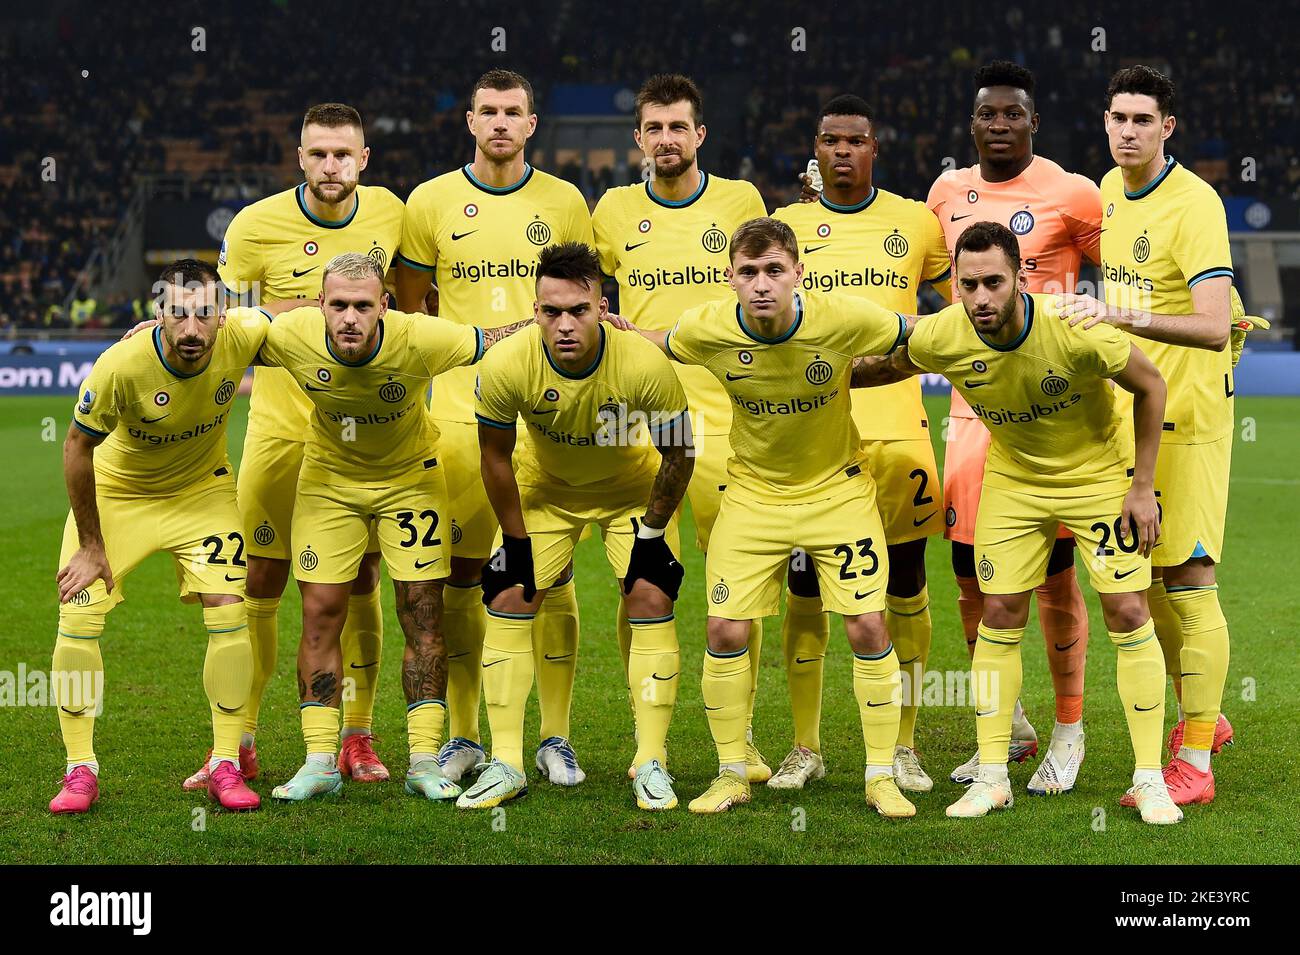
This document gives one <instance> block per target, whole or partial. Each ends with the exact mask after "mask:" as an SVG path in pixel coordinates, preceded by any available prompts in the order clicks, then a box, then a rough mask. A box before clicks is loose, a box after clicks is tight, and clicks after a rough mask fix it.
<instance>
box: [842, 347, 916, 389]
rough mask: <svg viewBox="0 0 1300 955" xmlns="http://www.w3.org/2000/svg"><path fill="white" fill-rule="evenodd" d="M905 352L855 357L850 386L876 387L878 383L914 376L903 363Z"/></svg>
mask: <svg viewBox="0 0 1300 955" xmlns="http://www.w3.org/2000/svg"><path fill="white" fill-rule="evenodd" d="M903 354H904V353H903V352H895V353H894V354H892V355H888V356H883V355H882V356H871V357H868V358H855V359H853V372H852V375H851V377H850V380H849V387H850V388H874V387H875V386H877V385H892V384H893V383H894V382H896V381H903V380H904V379H907V378H910V377H912V375H913V374H914V373H913V372H911V371H908V370H906V366H905V365H904V364H903V363H902V356H903Z"/></svg>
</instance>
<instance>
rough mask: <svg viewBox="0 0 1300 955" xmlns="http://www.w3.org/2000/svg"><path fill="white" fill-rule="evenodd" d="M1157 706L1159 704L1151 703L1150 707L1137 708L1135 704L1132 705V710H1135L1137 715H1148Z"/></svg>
mask: <svg viewBox="0 0 1300 955" xmlns="http://www.w3.org/2000/svg"><path fill="white" fill-rule="evenodd" d="M1159 705H1160V704H1159V703H1153V704H1152V705H1151V706H1138V705H1137V704H1136V703H1134V704H1133V709H1135V710H1137V711H1138V712H1139V713H1150V712H1151V711H1152V710H1154V709H1155V708H1156V707H1157V706H1159Z"/></svg>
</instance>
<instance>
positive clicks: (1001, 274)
mask: <svg viewBox="0 0 1300 955" xmlns="http://www.w3.org/2000/svg"><path fill="white" fill-rule="evenodd" d="M953 258H954V262H955V266H956V272H957V292H958V295H959V296H960V297H961V302H960V303H957V304H954V305H951V306H949V307H948V308H946V309H944V310H943V311H941V312H940V313H939V314H938V315H935V316H934V317H932V318H928V319H925V320H924V321H922V322H920V323H918V324H917V327H916V329H915V331H913V333H912V337H911V338H910V339H909V341H908V343H907V346H906V347H905V348H903V349H902V350H900V351H899V352H898V353H897V354H895V355H892V356H890V358H889V359H887V360H884V361H881V360H878V359H876V360H872V359H868V360H864V361H863V362H862V363H861V366H860V367H859V369H858V370H856V371H855V372H854V380H855V383H860V382H866V381H871V382H872V383H883V382H886V381H896V380H898V379H899V378H900V377H903V376H906V375H911V374H917V373H919V372H920V371H930V372H937V373H938V374H941V375H944V376H945V377H946V378H947V379H948V380H949V381H950V382H952V385H953V387H954V388H956V389H957V390H958V391H959V392H961V394H962V396H963V397H965V398H966V400H967V401H968V402H970V405H971V409H972V410H973V411H974V412H975V414H976V415H977V416H979V417H980V418H981V419H982V420H984V421H985V422H987V424H988V427H989V431H990V433H991V434H992V444H991V446H990V449H989V454H988V461H987V463H986V464H985V468H984V488H983V493H982V495H981V499H980V506H979V513H978V515H977V517H976V521H975V558H976V568H977V571H978V574H979V579H980V589H981V590H982V591H983V593H984V613H983V619H982V620H981V621H980V625H979V638H978V640H977V641H976V644H975V656H974V659H973V662H972V672H971V683H972V685H973V689H974V695H975V729H976V735H977V737H978V739H979V750H980V751H979V775H978V777H977V778H976V780H975V782H974V784H973V785H972V786H971V787H970V788H969V789H968V790H967V791H966V794H965V795H963V796H962V797H961V799H959V800H957V802H955V803H953V804H952V805H951V806H949V807H948V815H949V816H955V817H967V818H968V817H975V816H983V815H987V814H988V813H989V812H990V811H992V810H994V809H1003V808H1007V807H1009V806H1010V805H1011V803H1012V796H1011V784H1010V782H1009V780H1008V778H1007V756H1008V750H1009V747H1010V743H1011V721H1012V712H1013V709H1014V707H1015V702H1016V699H1017V697H1018V696H1019V694H1020V679H1021V672H1020V641H1021V639H1022V638H1023V637H1024V634H1025V625H1026V623H1027V621H1028V619H1029V596H1030V593H1031V592H1032V591H1033V590H1034V588H1035V587H1037V586H1039V585H1040V584H1041V583H1042V582H1043V579H1044V577H1045V575H1046V573H1047V565H1048V560H1049V557H1050V556H1051V552H1052V546H1053V543H1054V542H1055V540H1056V534H1057V525H1058V524H1064V525H1065V526H1066V527H1067V528H1069V530H1070V531H1071V532H1072V533H1073V534H1074V536H1075V538H1076V539H1077V540H1078V541H1079V544H1080V546H1081V547H1083V548H1084V549H1085V553H1087V554H1088V555H1089V559H1088V575H1089V577H1090V578H1091V580H1092V586H1093V588H1094V589H1095V590H1096V591H1097V593H1098V596H1099V597H1100V598H1101V608H1102V615H1103V616H1104V618H1105V620H1106V629H1107V630H1108V631H1109V632H1110V639H1111V642H1112V643H1114V644H1115V646H1116V648H1117V651H1118V661H1117V664H1116V682H1117V684H1118V689H1119V697H1120V701H1121V702H1122V703H1123V705H1124V715H1125V717H1126V718H1127V720H1128V729H1129V736H1130V738H1131V740H1132V743H1133V752H1134V756H1135V758H1136V768H1135V769H1134V771H1133V788H1132V789H1131V790H1130V793H1131V794H1132V796H1133V797H1134V800H1135V802H1136V804H1137V807H1138V809H1139V810H1140V811H1141V814H1142V820H1143V821H1144V822H1149V823H1158V824H1167V823H1175V822H1179V821H1180V820H1181V819H1182V817H1183V816H1182V811H1181V810H1180V809H1179V808H1178V807H1177V806H1175V805H1174V803H1173V801H1172V800H1171V799H1170V796H1169V790H1168V789H1167V788H1166V786H1165V781H1164V778H1163V777H1162V776H1161V773H1160V733H1161V722H1162V720H1163V718H1164V708H1165V702H1164V677H1163V672H1164V657H1163V655H1162V654H1161V652H1160V646H1159V644H1158V643H1157V642H1156V640H1155V627H1154V625H1153V624H1152V622H1151V613H1150V611H1149V610H1148V608H1147V601H1146V590H1147V588H1148V587H1149V586H1150V583H1151V548H1152V547H1153V546H1155V543H1156V540H1157V539H1158V538H1159V536H1160V516H1159V505H1158V504H1157V502H1156V496H1155V490H1154V486H1153V480H1154V474H1155V466H1156V453H1157V451H1158V450H1159V448H1160V432H1161V422H1162V421H1163V416H1164V409H1165V383H1164V380H1163V379H1162V378H1161V377H1160V373H1159V372H1158V371H1157V370H1156V368H1155V366H1154V365H1152V364H1151V362H1150V360H1148V359H1147V358H1146V356H1145V355H1143V354H1142V352H1141V351H1139V350H1138V349H1137V348H1136V347H1135V346H1134V345H1132V344H1130V343H1129V341H1128V339H1127V338H1126V337H1125V336H1124V334H1123V333H1121V332H1119V331H1117V330H1116V329H1113V328H1108V327H1104V326H1100V327H1097V328H1093V329H1090V330H1088V331H1086V332H1084V331H1083V330H1082V329H1071V328H1069V327H1068V326H1066V325H1065V324H1064V323H1062V322H1059V321H1056V320H1055V319H1056V306H1055V303H1054V300H1053V298H1052V297H1051V296H1046V295H1029V294H1028V293H1026V292H1025V291H1024V288H1025V273H1024V271H1023V269H1022V268H1021V265H1020V247H1019V245H1018V244H1017V242H1016V237H1015V236H1014V235H1013V234H1012V232H1011V230H1009V229H1007V228H1006V227H1005V226H1002V225H999V224H996V223H992V222H979V223H976V224H975V225H973V226H971V227H970V228H968V229H967V230H966V231H965V232H963V233H962V235H961V237H960V238H959V239H958V240H957V244H956V247H955V249H954V251H953ZM869 369H874V373H875V377H867V375H868V370H869ZM1112 381H1113V382H1114V383H1115V384H1116V385H1118V386H1119V387H1120V388H1122V389H1124V391H1127V392H1129V393H1131V394H1132V395H1133V421H1132V429H1131V430H1130V427H1129V423H1128V422H1126V421H1125V420H1124V417H1123V416H1121V415H1120V413H1119V411H1118V410H1117V407H1116V398H1115V389H1113V388H1112V387H1111V382H1112ZM1134 438H1136V451H1135V449H1134Z"/></svg>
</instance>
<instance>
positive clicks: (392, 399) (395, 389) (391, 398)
mask: <svg viewBox="0 0 1300 955" xmlns="http://www.w3.org/2000/svg"><path fill="white" fill-rule="evenodd" d="M379 397H380V398H383V399H384V400H385V401H387V402H388V403H389V404H390V405H395V404H397V402H399V401H401V400H402V399H403V398H405V397H406V385H404V384H402V383H401V382H400V381H392V380H391V379H390V380H389V381H387V382H385V383H384V384H382V385H380V386H379Z"/></svg>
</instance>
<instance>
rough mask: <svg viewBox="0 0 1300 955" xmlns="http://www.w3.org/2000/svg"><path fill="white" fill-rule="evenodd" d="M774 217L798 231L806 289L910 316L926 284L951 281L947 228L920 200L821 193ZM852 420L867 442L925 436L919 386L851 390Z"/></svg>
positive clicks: (915, 382)
mask: <svg viewBox="0 0 1300 955" xmlns="http://www.w3.org/2000/svg"><path fill="white" fill-rule="evenodd" d="M772 217H773V218H774V219H780V220H781V221H782V222H785V223H787V224H788V225H789V226H790V228H792V229H794V234H795V238H796V239H798V240H799V247H800V249H801V252H802V260H803V268H804V273H803V287H804V288H805V289H808V290H809V291H819V292H843V293H845V294H846V295H858V296H861V297H863V298H867V299H870V300H871V301H873V302H875V303H876V304H877V305H883V306H884V307H885V308H888V309H892V310H893V311H895V312H904V313H907V314H910V313H913V312H915V311H916V295H917V292H918V291H920V285H921V283H922V282H941V281H947V279H948V275H949V272H950V268H949V259H948V246H947V245H946V244H945V242H944V237H943V227H942V226H940V225H939V220H938V219H936V218H935V216H934V213H933V212H931V211H930V210H929V209H927V208H926V207H925V204H924V203H922V202H917V201H915V200H913V199H904V198H903V197H902V196H897V195H894V193H892V192H886V191H884V190H883V189H875V188H873V189H872V190H871V194H870V195H869V196H867V198H866V199H864V200H863V201H862V202H861V203H859V204H857V205H853V206H840V205H836V204H835V203H833V202H828V201H827V200H826V198H825V197H824V196H823V197H822V199H821V200H820V201H819V202H796V203H793V204H792V205H788V206H785V207H784V208H781V209H777V210H776V212H774V213H772ZM853 420H854V421H855V422H856V423H857V426H858V431H859V433H861V435H862V437H863V438H865V439H867V440H868V441H897V440H904V439H908V438H925V437H927V436H928V434H927V431H926V429H927V428H928V427H929V422H928V421H927V419H926V417H925V408H924V406H923V405H922V404H921V383H920V381H918V380H916V379H909V380H907V381H899V382H895V383H894V384H892V385H885V386H883V387H880V388H871V389H866V388H859V389H858V390H856V391H854V392H853Z"/></svg>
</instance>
